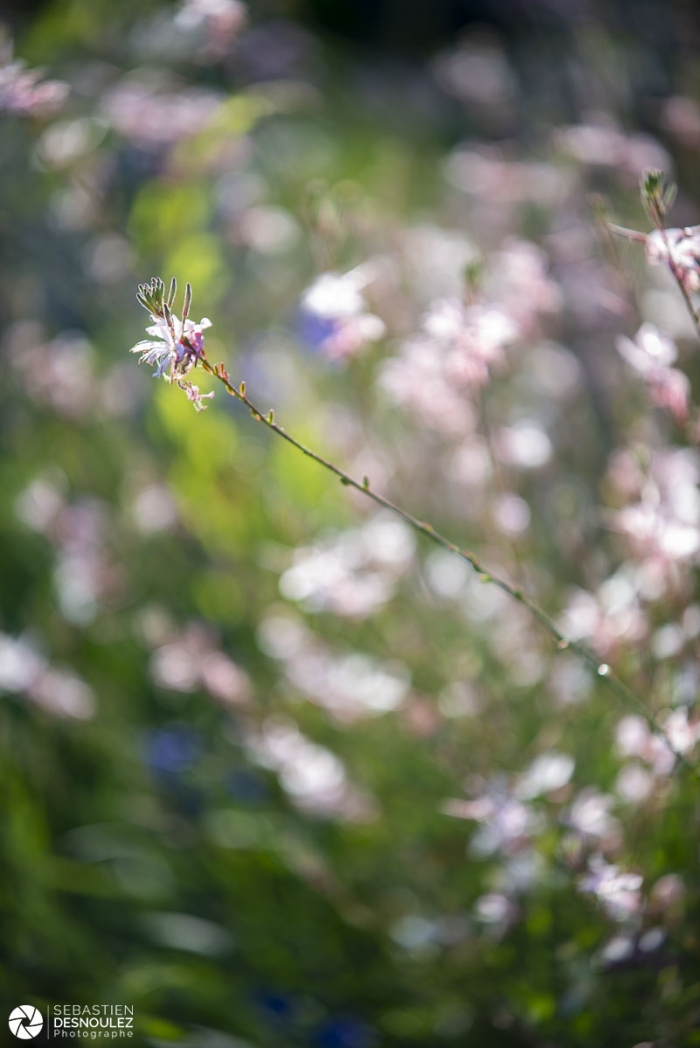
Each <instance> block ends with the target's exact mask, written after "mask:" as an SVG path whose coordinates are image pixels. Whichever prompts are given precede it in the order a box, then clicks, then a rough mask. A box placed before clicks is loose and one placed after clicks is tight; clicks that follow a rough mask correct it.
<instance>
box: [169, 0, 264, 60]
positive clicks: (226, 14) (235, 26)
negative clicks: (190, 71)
mask: <svg viewBox="0 0 700 1048" xmlns="http://www.w3.org/2000/svg"><path fill="white" fill-rule="evenodd" d="M246 21H247V10H246V7H245V4H242V3H240V0H184V3H183V4H182V7H181V8H180V10H179V11H178V13H177V14H176V16H175V24H176V25H177V26H178V27H180V28H181V29H185V30H188V31H192V30H194V31H197V30H203V31H204V47H203V57H206V56H212V57H218V56H221V55H224V54H226V52H227V50H228V49H229V47H230V46H231V42H232V41H233V40H234V39H235V37H236V36H237V35H238V34H239V33H240V31H241V30H242V29H243V28H244V26H245V24H246Z"/></svg>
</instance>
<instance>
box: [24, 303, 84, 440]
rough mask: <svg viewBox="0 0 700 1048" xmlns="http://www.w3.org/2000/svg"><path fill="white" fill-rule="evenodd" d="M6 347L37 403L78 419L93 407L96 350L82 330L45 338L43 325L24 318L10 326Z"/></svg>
mask: <svg viewBox="0 0 700 1048" xmlns="http://www.w3.org/2000/svg"><path fill="white" fill-rule="evenodd" d="M6 346H7V350H8V355H9V358H10V361H11V363H12V366H13V368H15V369H16V371H17V373H18V374H19V375H20V376H21V381H22V384H23V386H24V389H25V391H26V393H27V395H28V396H29V397H30V398H31V399H32V400H33V401H34V402H35V403H36V404H40V405H45V406H46V407H48V408H50V409H51V410H52V411H55V412H56V413H57V414H58V415H63V416H64V417H66V418H69V419H73V420H74V421H77V422H82V421H84V420H85V419H86V418H87V417H88V416H89V415H90V413H91V412H92V411H93V410H94V408H95V404H96V401H97V388H96V386H97V384H96V377H95V373H94V366H93V350H92V346H91V345H90V343H89V342H88V340H87V339H86V338H85V337H84V336H83V335H81V334H80V333H79V332H74V331H66V332H64V333H63V334H62V335H59V336H58V337H57V338H54V339H51V340H50V341H46V339H45V333H44V331H43V330H42V328H41V327H40V325H38V324H35V323H33V322H31V321H24V322H20V323H18V324H15V325H14V326H13V327H12V328H10V330H9V331H8V334H7V337H6Z"/></svg>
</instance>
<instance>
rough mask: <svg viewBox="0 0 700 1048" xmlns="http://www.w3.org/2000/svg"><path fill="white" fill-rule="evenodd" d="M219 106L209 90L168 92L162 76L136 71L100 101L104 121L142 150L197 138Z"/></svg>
mask: <svg viewBox="0 0 700 1048" xmlns="http://www.w3.org/2000/svg"><path fill="white" fill-rule="evenodd" d="M220 105H221V98H220V97H219V95H217V94H214V93H213V92H212V91H208V90H206V89H204V88H198V87H181V88H180V89H179V90H172V89H171V90H168V89H167V86H166V85H165V83H164V81H163V79H162V77H156V76H151V77H147V76H146V75H145V74H144V73H142V72H140V71H137V72H136V73H132V74H129V75H128V76H125V77H124V78H123V79H122V80H121V81H120V82H119V83H118V84H117V85H116V87H114V88H113V89H112V90H111V91H109V92H107V94H106V95H105V96H104V98H103V100H102V110H103V115H104V118H105V119H106V120H107V121H108V122H109V124H110V125H111V126H112V127H114V129H115V130H116V131H117V132H118V133H119V134H120V135H122V136H123V137H124V138H126V139H129V140H130V141H132V142H134V143H135V144H136V145H138V146H140V147H141V148H142V149H148V148H152V149H153V148H155V149H157V148H163V147H166V146H171V145H174V144H175V143H176V142H179V141H181V140H182V139H183V138H191V137H193V136H194V135H198V134H199V133H200V132H201V131H203V130H204V129H205V128H206V127H207V126H208V125H209V124H210V123H211V121H212V120H213V119H214V117H215V116H216V113H217V111H218V110H219V107H220Z"/></svg>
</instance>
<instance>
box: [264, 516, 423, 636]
mask: <svg viewBox="0 0 700 1048" xmlns="http://www.w3.org/2000/svg"><path fill="white" fill-rule="evenodd" d="M414 548H415V540H414V537H413V533H412V532H411V530H410V529H409V528H408V527H407V526H406V525H405V524H403V523H402V522H401V521H397V520H395V519H394V518H393V517H391V516H390V515H388V514H378V515H377V516H375V517H374V518H372V519H371V520H369V521H368V522H367V523H366V524H364V525H363V526H362V527H361V528H356V529H351V530H349V531H346V532H343V533H342V534H341V535H339V536H338V537H337V538H336V539H335V540H331V541H326V542H319V543H317V544H316V545H315V546H313V547H307V548H302V549H298V550H296V551H295V553H294V563H293V565H292V567H290V568H288V569H287V571H285V573H284V574H283V575H282V578H281V579H280V590H281V592H282V594H283V595H284V596H285V597H287V598H289V599H290V600H294V601H298V602H300V603H303V604H304V605H305V606H306V607H308V608H309V609H310V610H312V611H330V612H332V613H333V614H335V615H342V616H343V617H345V618H350V619H364V618H367V616H369V615H371V614H372V612H374V611H375V610H376V609H377V608H380V607H382V606H383V605H384V604H386V603H387V602H388V601H389V600H391V598H392V597H393V595H394V593H395V590H396V585H397V583H398V581H399V579H400V578H401V576H402V575H404V574H405V572H406V571H407V570H408V568H409V566H410V564H411V561H412V559H413V551H414Z"/></svg>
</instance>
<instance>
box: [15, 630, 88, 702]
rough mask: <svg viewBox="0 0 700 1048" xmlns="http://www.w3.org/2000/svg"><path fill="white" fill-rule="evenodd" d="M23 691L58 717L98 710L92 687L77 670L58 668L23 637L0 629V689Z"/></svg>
mask: <svg viewBox="0 0 700 1048" xmlns="http://www.w3.org/2000/svg"><path fill="white" fill-rule="evenodd" d="M3 691H6V692H17V693H23V694H24V695H26V696H27V698H28V699H31V701H32V702H34V703H36V705H37V706H41V707H42V709H44V710H46V711H47V712H48V713H52V714H54V715H55V716H57V717H73V718H75V719H76V720H87V719H89V718H90V717H92V716H93V715H94V713H95V697H94V695H93V692H92V689H91V688H90V687H89V686H88V685H87V684H86V683H85V682H84V681H83V680H82V679H81V678H80V677H78V676H77V675H76V674H75V673H72V672H70V671H69V670H61V669H56V668H55V667H53V666H50V665H49V663H48V662H47V660H46V659H45V658H44V657H43V656H42V655H40V654H39V653H38V652H37V651H36V650H35V648H34V647H33V645H32V644H30V643H29V642H28V641H26V640H24V639H22V638H15V637H10V636H8V635H7V634H4V633H0V692H3Z"/></svg>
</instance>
